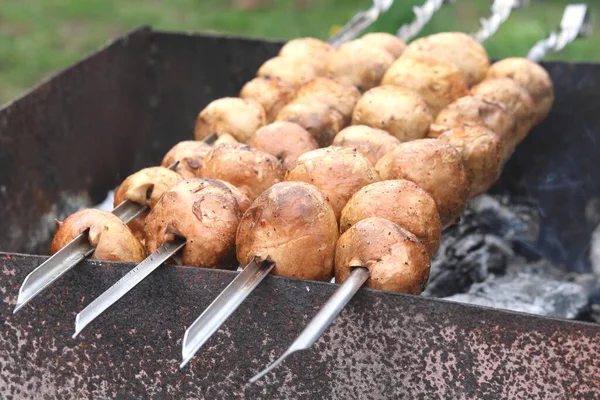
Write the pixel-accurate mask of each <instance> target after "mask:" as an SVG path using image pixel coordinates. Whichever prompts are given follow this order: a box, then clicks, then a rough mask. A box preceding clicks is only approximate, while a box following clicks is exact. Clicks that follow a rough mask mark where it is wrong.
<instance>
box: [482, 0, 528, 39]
mask: <svg viewBox="0 0 600 400" xmlns="http://www.w3.org/2000/svg"><path fill="white" fill-rule="evenodd" d="M528 5H529V0H494V3H493V4H492V15H491V16H490V17H489V18H488V19H484V18H482V19H481V29H480V30H479V31H477V32H475V33H474V34H473V37H474V38H475V39H476V40H477V41H479V42H480V43H483V42H485V41H486V40H488V39H489V38H490V37H491V36H492V35H493V34H494V33H496V31H498V28H500V25H502V24H503V23H504V22H506V20H507V19H508V17H509V16H510V13H511V12H512V10H513V8H521V7H526V6H528Z"/></svg>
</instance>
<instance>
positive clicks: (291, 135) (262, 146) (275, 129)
mask: <svg viewBox="0 0 600 400" xmlns="http://www.w3.org/2000/svg"><path fill="white" fill-rule="evenodd" d="M248 145H250V146H252V147H254V148H256V149H259V150H262V151H266V152H267V153H269V154H272V155H274V156H275V157H277V158H278V159H280V160H281V163H282V164H283V168H285V169H286V170H289V169H291V168H293V166H294V165H295V164H296V159H297V158H298V156H299V155H300V154H303V153H306V152H307V151H311V150H316V149H318V148H319V144H318V143H317V141H316V140H315V139H314V138H313V137H312V135H311V134H310V132H308V131H307V130H306V129H304V128H303V127H301V126H300V125H298V124H295V123H293V122H288V121H278V122H273V123H272V124H269V125H265V126H263V127H262V128H260V129H259V130H257V131H256V132H255V133H254V135H253V136H252V137H251V138H250V140H248Z"/></svg>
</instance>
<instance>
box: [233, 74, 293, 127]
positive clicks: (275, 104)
mask: <svg viewBox="0 0 600 400" xmlns="http://www.w3.org/2000/svg"><path fill="white" fill-rule="evenodd" d="M240 97H241V98H242V99H251V100H254V101H256V102H258V103H260V105H261V106H263V108H264V109H265V112H266V113H267V121H268V122H273V121H274V120H275V117H276V116H277V114H278V113H279V110H281V108H282V107H283V106H285V105H286V104H287V103H289V102H290V101H291V100H292V98H293V97H294V88H293V87H292V85H290V84H289V83H286V82H284V81H283V80H282V79H279V78H277V77H274V76H259V77H258V78H254V79H252V80H251V81H250V82H248V83H246V84H245V85H244V87H243V88H242V90H241V91H240Z"/></svg>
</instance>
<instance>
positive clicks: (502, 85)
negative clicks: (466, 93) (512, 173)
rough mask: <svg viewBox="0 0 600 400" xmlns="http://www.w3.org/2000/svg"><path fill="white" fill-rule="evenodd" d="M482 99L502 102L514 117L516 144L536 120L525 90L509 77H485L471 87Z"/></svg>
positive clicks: (533, 108)
mask: <svg viewBox="0 0 600 400" xmlns="http://www.w3.org/2000/svg"><path fill="white" fill-rule="evenodd" d="M471 94H473V95H475V96H479V97H481V98H482V99H484V100H489V101H493V102H495V103H502V104H504V105H505V106H506V107H508V109H509V110H510V111H511V112H512V114H513V116H514V117H515V123H516V130H517V139H516V140H517V144H518V143H520V142H521V141H523V139H525V137H526V136H527V133H528V132H529V129H531V127H532V126H533V123H534V121H535V120H536V115H535V105H534V103H533V100H532V99H531V96H530V95H529V93H528V92H527V90H525V89H523V88H522V87H521V86H520V85H519V84H518V83H517V82H515V81H513V80H512V79H509V78H497V79H486V80H484V81H483V82H481V83H479V84H478V85H476V86H474V87H473V88H472V89H471Z"/></svg>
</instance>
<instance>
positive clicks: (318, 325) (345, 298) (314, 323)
mask: <svg viewBox="0 0 600 400" xmlns="http://www.w3.org/2000/svg"><path fill="white" fill-rule="evenodd" d="M370 276H371V273H370V272H369V270H368V269H367V268H364V267H356V268H354V270H353V271H352V273H351V274H350V276H349V277H348V279H346V281H344V283H343V284H341V285H340V287H338V288H337V290H336V291H335V292H334V293H333V295H332V296H331V297H330V298H329V300H327V302H326V303H325V305H324V306H323V308H321V310H320V311H319V312H318V313H317V315H315V317H314V318H313V319H312V320H311V321H310V322H309V324H308V325H306V328H304V330H303V331H302V333H300V336H298V338H296V340H294V342H293V343H292V344H291V346H290V347H288V349H287V350H286V351H285V353H283V354H282V355H281V357H279V358H278V359H277V360H275V362H273V363H272V364H271V365H269V366H268V367H267V368H265V369H264V370H262V371H261V372H260V373H258V374H257V375H255V376H253V377H252V378H251V379H250V383H254V382H256V381H257V380H259V379H260V378H262V377H263V376H265V375H266V374H268V373H269V372H270V371H272V370H273V369H275V368H276V367H277V366H278V365H279V364H281V363H282V362H283V360H285V359H286V358H287V357H288V356H289V355H290V354H292V353H295V352H296V351H300V350H308V349H310V347H311V346H312V345H313V344H315V342H316V341H317V339H319V337H320V336H321V335H322V334H323V332H325V330H326V329H327V328H328V327H329V325H330V324H331V323H332V322H333V320H334V319H335V318H336V317H337V316H338V314H339V313H340V312H341V311H342V310H343V309H344V307H345V306H346V304H348V302H349V301H350V299H352V297H354V295H355V294H356V292H358V289H360V288H361V287H362V286H363V285H364V284H365V282H366V281H367V280H368V279H369V277H370Z"/></svg>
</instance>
